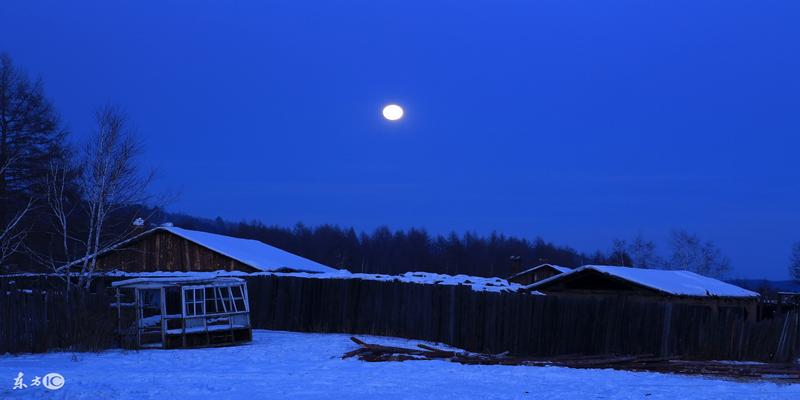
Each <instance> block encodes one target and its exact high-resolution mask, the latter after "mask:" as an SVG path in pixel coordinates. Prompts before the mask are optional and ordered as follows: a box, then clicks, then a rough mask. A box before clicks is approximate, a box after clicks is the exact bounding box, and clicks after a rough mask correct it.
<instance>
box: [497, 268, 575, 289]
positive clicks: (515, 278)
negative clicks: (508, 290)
mask: <svg viewBox="0 0 800 400" xmlns="http://www.w3.org/2000/svg"><path fill="white" fill-rule="evenodd" d="M569 271H572V269H571V268H567V267H562V266H560V265H554V264H541V265H537V266H535V267H532V268H528V269H526V270H524V271H522V272H519V273H516V274H514V275H511V276H509V277H508V278H507V279H506V280H507V281H509V282H514V283H519V284H520V285H530V284H532V283H536V282H539V281H542V280H545V279H547V278H550V277H553V276H556V275H559V274H563V273H565V272H569Z"/></svg>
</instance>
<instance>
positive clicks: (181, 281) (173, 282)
mask: <svg viewBox="0 0 800 400" xmlns="http://www.w3.org/2000/svg"><path fill="white" fill-rule="evenodd" d="M243 283H244V279H241V278H234V277H229V276H225V277H216V276H192V275H187V276H173V277H143V278H133V279H125V280H124V281H116V282H111V286H112V287H138V288H145V287H146V288H157V287H165V286H184V285H209V286H236V285H241V284H243Z"/></svg>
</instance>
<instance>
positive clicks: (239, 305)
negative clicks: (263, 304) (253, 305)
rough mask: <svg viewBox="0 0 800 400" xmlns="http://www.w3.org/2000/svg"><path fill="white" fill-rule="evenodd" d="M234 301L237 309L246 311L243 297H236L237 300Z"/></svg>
mask: <svg viewBox="0 0 800 400" xmlns="http://www.w3.org/2000/svg"><path fill="white" fill-rule="evenodd" d="M234 303H235V304H236V310H237V311H244V310H245V308H244V300H243V299H236V301H235V302H234Z"/></svg>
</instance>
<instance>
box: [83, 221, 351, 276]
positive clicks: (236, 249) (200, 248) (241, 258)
mask: <svg viewBox="0 0 800 400" xmlns="http://www.w3.org/2000/svg"><path fill="white" fill-rule="evenodd" d="M80 262H81V260H78V261H76V262H74V263H73V264H72V265H79V264H80ZM97 269H98V270H100V271H112V270H117V271H124V272H195V271H200V272H209V271H219V270H224V271H241V272H246V273H254V272H309V273H325V272H337V270H335V269H333V268H330V267H328V266H325V265H322V264H320V263H318V262H315V261H312V260H309V259H307V258H303V257H300V256H298V255H296V254H292V253H290V252H288V251H285V250H281V249H279V248H277V247H273V246H270V245H268V244H266V243H263V242H260V241H258V240H250V239H241V238H236V237H231V236H224V235H218V234H214V233H209V232H202V231H194V230H189V229H182V228H178V227H174V226H159V227H156V228H153V229H150V230H148V231H145V232H142V233H140V234H138V235H136V236H134V237H132V238H130V239H128V240H126V241H123V242H121V243H119V244H117V245H115V246H113V247H111V248H109V249H107V250H105V251H103V252H100V253H99V254H98V255H97Z"/></svg>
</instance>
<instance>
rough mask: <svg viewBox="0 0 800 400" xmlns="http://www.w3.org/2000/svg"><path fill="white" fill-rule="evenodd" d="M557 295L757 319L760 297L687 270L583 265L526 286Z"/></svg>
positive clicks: (754, 293) (526, 288) (533, 289)
mask: <svg viewBox="0 0 800 400" xmlns="http://www.w3.org/2000/svg"><path fill="white" fill-rule="evenodd" d="M525 290H528V291H538V292H541V293H544V294H547V295H558V296H596V297H603V296H626V297H630V298H640V299H645V298H646V299H648V300H659V301H668V302H671V303H686V304H695V305H697V304H700V305H709V306H712V307H715V308H719V307H726V308H740V309H744V310H746V312H747V315H748V317H749V318H756V313H757V308H758V307H757V306H758V298H759V294H758V293H756V292H752V291H749V290H746V289H743V288H740V287H738V286H735V285H732V284H730V283H726V282H722V281H720V280H717V279H714V278H710V277H707V276H703V275H700V274H696V273H694V272H690V271H681V270H663V269H645V268H631V267H619V266H609V265H584V266H582V267H580V268H576V269H574V270H571V271H569V272H566V273H563V274H559V275H556V276H553V277H550V278H548V279H545V280H542V281H539V282H536V283H533V284H531V285H528V286H526V287H525Z"/></svg>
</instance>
